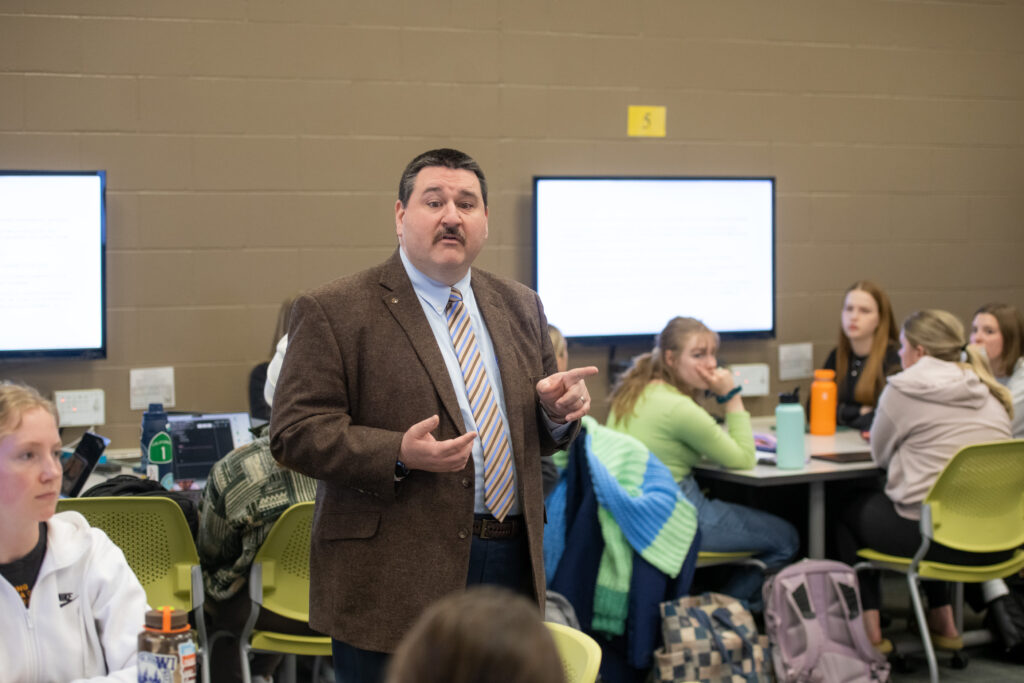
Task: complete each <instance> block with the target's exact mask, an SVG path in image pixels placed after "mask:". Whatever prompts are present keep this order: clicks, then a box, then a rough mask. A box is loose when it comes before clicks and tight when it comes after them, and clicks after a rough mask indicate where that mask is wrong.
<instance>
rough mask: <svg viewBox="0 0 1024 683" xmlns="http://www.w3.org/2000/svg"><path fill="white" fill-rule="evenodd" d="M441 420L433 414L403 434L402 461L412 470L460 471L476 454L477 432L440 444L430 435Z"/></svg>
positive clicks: (440, 442)
mask: <svg viewBox="0 0 1024 683" xmlns="http://www.w3.org/2000/svg"><path fill="white" fill-rule="evenodd" d="M439 423H440V419H439V418H438V416H437V415H432V416H430V417H428V418H427V419H426V420H423V421H422V422H417V423H416V424H414V425H413V426H412V427H409V429H408V430H406V432H405V434H403V435H402V448H401V454H402V455H401V460H402V463H403V464H404V465H405V466H406V467H408V468H409V469H410V470H426V471H427V472H458V471H460V470H461V469H462V468H464V467H465V466H466V461H467V460H469V456H470V454H472V452H473V439H475V438H476V432H468V433H466V434H463V435H462V436H459V437H456V438H454V439H448V440H447V441H438V440H437V439H435V438H434V435H433V434H431V433H430V432H432V431H433V430H434V429H437V425H438V424H439Z"/></svg>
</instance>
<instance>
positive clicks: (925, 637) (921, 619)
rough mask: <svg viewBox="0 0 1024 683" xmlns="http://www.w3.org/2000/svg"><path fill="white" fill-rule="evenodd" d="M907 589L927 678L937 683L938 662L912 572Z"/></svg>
mask: <svg viewBox="0 0 1024 683" xmlns="http://www.w3.org/2000/svg"><path fill="white" fill-rule="evenodd" d="M907 588H908V589H909V591H910V600H911V601H912V602H913V603H914V615H915V616H916V617H917V626H918V628H919V629H920V631H921V643H922V644H923V645H924V652H925V656H927V658H928V675H929V678H930V680H931V683H939V662H938V660H937V659H936V658H935V647H934V646H933V645H932V636H931V631H930V630H929V629H928V619H927V618H926V617H925V613H924V604H923V603H922V602H921V591H920V588H919V586H918V579H917V574H915V573H914V572H907Z"/></svg>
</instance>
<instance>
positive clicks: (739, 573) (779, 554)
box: [679, 475, 800, 610]
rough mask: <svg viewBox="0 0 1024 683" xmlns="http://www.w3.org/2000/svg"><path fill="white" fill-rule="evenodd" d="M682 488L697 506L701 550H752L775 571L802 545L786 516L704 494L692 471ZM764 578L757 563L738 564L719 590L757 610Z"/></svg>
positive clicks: (681, 484)
mask: <svg viewBox="0 0 1024 683" xmlns="http://www.w3.org/2000/svg"><path fill="white" fill-rule="evenodd" d="M679 488H680V489H681V490H682V492H683V495H684V496H686V499H687V500H689V501H690V502H691V503H693V506H694V507H695V508H697V526H698V527H700V533H701V543H700V549H701V550H709V551H713V552H734V551H739V550H750V551H753V552H754V557H756V558H757V559H759V560H761V561H762V562H764V563H765V565H767V567H768V569H769V570H770V571H775V570H778V569H781V568H782V567H785V566H786V565H787V564H788V563H789V562H790V560H792V559H793V556H794V555H796V553H797V551H798V550H799V549H800V535H799V534H798V533H797V531H796V529H794V528H793V525H792V524H790V523H789V522H787V521H786V520H784V519H781V518H779V517H776V516H775V515H773V514H770V513H767V512H762V511H761V510H755V509H754V508H750V507H747V506H745V505H738V504H736V503H727V502H725V501H724V500H711V499H708V498H705V497H704V494H703V493H701V490H700V486H699V485H698V484H697V482H696V481H695V480H694V478H693V475H689V476H687V477H685V478H684V479H683V480H682V481H681V482H679ZM763 580H764V577H763V576H762V575H761V572H760V570H759V569H758V568H757V567H738V568H737V569H736V571H735V572H733V574H732V576H731V577H730V578H729V580H728V581H727V582H726V584H725V585H724V586H722V587H721V589H720V590H721V592H723V593H725V594H727V595H731V596H733V597H735V598H739V599H740V600H743V601H744V602H746V603H747V605H748V606H749V607H751V608H753V609H755V610H756V609H760V607H761V604H762V601H761V583H762V582H763Z"/></svg>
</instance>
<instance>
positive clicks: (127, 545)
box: [57, 496, 210, 683]
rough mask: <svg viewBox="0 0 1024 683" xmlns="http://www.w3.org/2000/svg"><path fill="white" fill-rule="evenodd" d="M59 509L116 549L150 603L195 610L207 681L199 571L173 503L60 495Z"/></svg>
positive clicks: (156, 499) (193, 548) (147, 498)
mask: <svg viewBox="0 0 1024 683" xmlns="http://www.w3.org/2000/svg"><path fill="white" fill-rule="evenodd" d="M65 510H74V511H75V512H80V513H81V514H82V515H83V516H84V517H85V518H86V520H88V522H89V524H90V525H91V526H94V527H97V528H99V529H102V530H103V531H104V532H105V533H106V534H107V536H109V537H110V540H111V541H113V542H114V544H115V545H117V547H119V548H120V549H121V551H122V552H123V553H124V556H125V559H126V560H127V561H128V566H129V567H131V568H132V571H133V572H135V576H136V577H138V579H139V583H141V584H142V587H143V589H145V591H146V601H147V602H148V603H149V605H150V607H153V608H156V607H161V606H164V605H169V606H171V607H173V608H174V609H180V610H184V611H186V612H192V611H194V612H195V622H196V635H197V640H198V643H197V650H198V654H199V662H200V672H201V676H202V680H203V681H204V683H209V681H210V663H209V661H207V657H206V653H207V652H208V650H207V641H206V623H205V621H204V618H203V602H204V599H205V597H204V593H203V574H202V570H201V569H200V567H199V554H198V553H197V552H196V544H195V541H194V540H193V539H192V531H191V530H190V529H189V526H188V522H187V521H186V520H185V515H184V513H183V512H182V511H181V508H180V507H179V506H178V504H177V503H176V502H174V501H173V500H171V499H170V498H162V497H159V496H109V497H96V498H62V499H60V500H59V501H57V511H58V512H64V511H65ZM142 626H143V625H142V623H140V624H139V630H140V631H141V630H142Z"/></svg>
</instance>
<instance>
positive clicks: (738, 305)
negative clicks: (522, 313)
mask: <svg viewBox="0 0 1024 683" xmlns="http://www.w3.org/2000/svg"><path fill="white" fill-rule="evenodd" d="M533 202H534V239H535V247H536V261H535V264H534V265H535V270H534V276H535V280H534V286H535V288H536V290H537V292H538V293H539V294H540V297H541V299H542V300H543V302H544V310H545V313H546V314H547V317H548V321H549V322H551V323H552V324H553V325H556V326H557V327H559V328H560V329H561V330H562V333H563V334H564V335H565V336H566V337H569V338H570V339H573V340H575V341H582V342H588V341H591V342H597V343H610V344H614V343H626V342H630V341H633V342H638V343H639V342H641V341H642V343H644V344H647V343H650V340H651V336H652V335H655V334H657V333H658V332H660V331H661V329H662V328H663V327H664V326H665V324H666V323H667V322H668V321H669V319H671V318H672V317H674V316H677V315H685V316H691V317H694V318H699V319H700V320H703V321H704V323H705V324H706V325H708V326H709V327H710V328H711V329H713V330H715V331H717V332H718V333H719V334H720V335H721V336H722V337H723V338H743V337H774V336H775V179H774V178H752V177H751V178H717V177H701V178H697V177H670V178H666V177H657V178H654V177H566V176H558V177H552V176H537V177H534V182H533Z"/></svg>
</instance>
